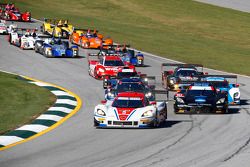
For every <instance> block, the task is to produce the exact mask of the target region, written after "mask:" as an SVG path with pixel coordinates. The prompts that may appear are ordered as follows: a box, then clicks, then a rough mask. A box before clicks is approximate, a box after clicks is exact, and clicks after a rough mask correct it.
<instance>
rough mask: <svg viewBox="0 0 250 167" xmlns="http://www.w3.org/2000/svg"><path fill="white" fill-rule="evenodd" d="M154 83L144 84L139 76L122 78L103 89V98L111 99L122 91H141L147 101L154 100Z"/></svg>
mask: <svg viewBox="0 0 250 167" xmlns="http://www.w3.org/2000/svg"><path fill="white" fill-rule="evenodd" d="M154 89H155V85H148V84H145V83H144V82H143V81H142V80H141V79H140V78H122V79H119V80H117V81H116V84H115V85H112V87H109V88H108V89H106V90H105V100H113V99H114V98H115V97H116V96H117V95H118V94H119V93H122V92H141V93H144V95H145V96H146V97H147V99H148V100H149V101H155V92H154Z"/></svg>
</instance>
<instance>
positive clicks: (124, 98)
mask: <svg viewBox="0 0 250 167" xmlns="http://www.w3.org/2000/svg"><path fill="white" fill-rule="evenodd" d="M102 103H103V104H99V105H97V106H96V107H95V110H94V126H95V127H116V128H118V127H120V128H145V127H158V126H160V125H161V124H162V123H164V122H165V120H166V119H167V103H166V102H165V101H163V102H155V101H153V102H149V101H148V99H147V98H146V97H145V96H144V94H143V93H135V92H124V93H120V94H119V95H118V96H117V97H116V98H115V99H114V100H113V101H107V102H106V101H102Z"/></svg>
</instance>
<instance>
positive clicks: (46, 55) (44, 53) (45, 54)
mask: <svg viewBox="0 0 250 167" xmlns="http://www.w3.org/2000/svg"><path fill="white" fill-rule="evenodd" d="M43 55H44V56H45V57H47V58H51V57H53V56H50V55H48V54H47V53H46V52H45V50H43Z"/></svg>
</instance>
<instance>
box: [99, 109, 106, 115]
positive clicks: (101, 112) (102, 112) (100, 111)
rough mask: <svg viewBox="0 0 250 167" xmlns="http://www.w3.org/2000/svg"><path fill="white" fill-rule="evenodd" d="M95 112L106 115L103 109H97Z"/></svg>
mask: <svg viewBox="0 0 250 167" xmlns="http://www.w3.org/2000/svg"><path fill="white" fill-rule="evenodd" d="M97 114H98V115H101V116H106V114H105V112H104V111H103V110H101V109H98V110H97Z"/></svg>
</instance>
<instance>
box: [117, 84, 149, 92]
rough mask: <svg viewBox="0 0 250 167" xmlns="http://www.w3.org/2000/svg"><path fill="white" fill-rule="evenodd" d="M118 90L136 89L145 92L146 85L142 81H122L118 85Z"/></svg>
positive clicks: (135, 90)
mask: <svg viewBox="0 0 250 167" xmlns="http://www.w3.org/2000/svg"><path fill="white" fill-rule="evenodd" d="M117 90H118V92H126V91H134V92H143V91H144V90H145V87H144V85H143V84H141V83H137V82H136V83H121V84H118V86H117Z"/></svg>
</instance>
